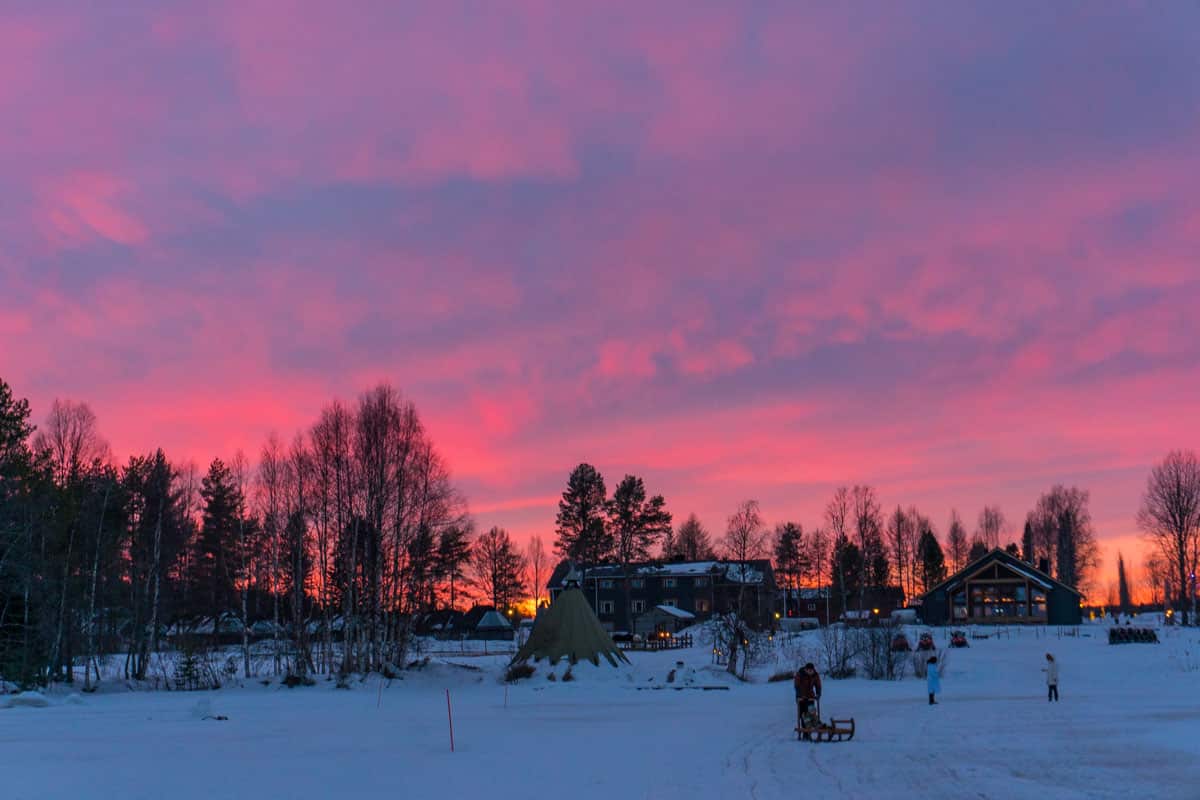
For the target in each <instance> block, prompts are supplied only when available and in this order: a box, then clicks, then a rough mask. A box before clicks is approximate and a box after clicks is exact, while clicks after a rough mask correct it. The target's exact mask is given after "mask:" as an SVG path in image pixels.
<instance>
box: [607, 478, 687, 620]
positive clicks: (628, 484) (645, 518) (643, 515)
mask: <svg viewBox="0 0 1200 800" xmlns="http://www.w3.org/2000/svg"><path fill="white" fill-rule="evenodd" d="M665 506H666V501H665V500H663V496H662V495H661V494H656V495H654V496H653V497H651V498H649V499H647V498H646V485H645V484H644V483H643V482H642V479H641V478H639V477H636V476H634V475H626V476H625V477H624V478H623V479H622V480H621V482H620V483H619V484H617V488H616V490H614V491H613V496H612V499H611V500H609V501H608V502H607V503H606V504H605V512H606V514H607V516H608V529H609V531H610V532H611V534H612V536H613V539H614V542H615V545H616V556H617V561H618V562H619V563H620V565H621V573H622V575H623V576H624V578H625V580H624V581H623V585H624V590H625V615H626V616H625V619H626V622H627V623H628V624H630V625H632V621H633V599H632V596H631V586H630V578H631V577H632V576H631V574H630V565H631V564H633V563H634V562H636V561H645V560H646V559H648V558H650V548H651V547H653V546H654V544H655V543H656V542H657V541H659V540H660V539H662V537H663V536H664V535H665V534H668V533H670V532H671V513H670V512H669V511H667V510H666V507H665Z"/></svg>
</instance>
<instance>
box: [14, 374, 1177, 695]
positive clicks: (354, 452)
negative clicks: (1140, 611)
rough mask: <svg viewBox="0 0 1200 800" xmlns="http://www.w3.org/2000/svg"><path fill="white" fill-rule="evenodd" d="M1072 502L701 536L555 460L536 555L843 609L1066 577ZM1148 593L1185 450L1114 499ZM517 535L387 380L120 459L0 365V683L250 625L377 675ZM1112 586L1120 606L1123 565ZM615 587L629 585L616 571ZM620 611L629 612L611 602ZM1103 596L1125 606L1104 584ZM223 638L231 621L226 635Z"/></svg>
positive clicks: (844, 511) (69, 412) (486, 578)
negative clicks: (281, 416)
mask: <svg viewBox="0 0 1200 800" xmlns="http://www.w3.org/2000/svg"><path fill="white" fill-rule="evenodd" d="M1089 500H1090V498H1089V494H1088V492H1087V491H1085V490H1082V489H1079V488H1077V487H1067V486H1061V485H1060V486H1054V487H1051V488H1050V489H1049V490H1048V491H1046V492H1045V493H1043V494H1042V495H1041V496H1040V497H1039V498H1038V500H1037V502H1036V504H1035V505H1034V507H1033V508H1032V509H1031V510H1030V511H1029V512H1028V513H1027V514H1026V516H1025V519H1024V524H1023V530H1022V532H1021V534H1020V540H1019V542H1018V541H1017V540H1016V539H1015V534H1014V533H1013V531H1012V529H1011V526H1010V525H1009V523H1008V521H1007V519H1006V518H1005V516H1004V514H1003V513H1002V512H1001V510H1000V509H999V508H998V507H995V506H987V507H985V508H983V509H982V510H981V511H980V513H979V515H978V518H977V523H976V525H975V528H974V531H973V532H970V533H969V532H968V530H967V526H966V525H965V524H964V522H963V520H962V518H961V517H960V516H959V514H958V513H957V511H951V513H950V517H949V521H948V524H947V526H946V533H945V535H944V537H943V536H939V534H938V531H937V529H936V526H935V524H934V523H933V522H932V520H931V518H930V517H928V516H927V515H925V514H924V513H922V512H921V511H920V510H919V509H917V508H916V507H914V506H907V507H904V506H897V507H895V509H893V510H890V511H887V512H886V513H885V511H884V509H883V506H882V504H881V502H880V501H879V498H878V494H877V492H876V491H875V489H874V488H873V487H870V486H864V485H856V486H845V487H839V488H838V489H836V490H835V491H834V493H833V496H832V497H831V499H830V500H829V502H828V503H827V504H826V506H825V509H824V513H823V518H822V524H821V525H819V526H816V527H813V528H811V529H808V530H806V529H805V528H804V527H803V526H802V525H801V524H799V523H798V522H793V521H784V522H781V523H779V524H777V525H775V526H774V528H773V529H772V528H768V526H767V525H766V523H765V522H764V519H763V516H762V513H761V510H760V508H759V505H758V503H757V502H755V501H753V500H747V501H745V502H743V503H741V504H740V505H739V506H738V508H737V509H735V511H734V512H733V513H732V514H731V515H730V516H729V518H728V519H727V522H726V529H725V532H724V535H723V537H721V539H720V540H719V541H717V540H715V538H714V537H713V535H712V534H710V532H709V531H708V530H707V529H706V528H705V526H704V525H703V524H702V523H701V522H700V520H699V519H698V518H697V516H696V515H695V514H690V515H689V516H688V517H687V518H686V519H685V520H684V521H683V522H682V523H681V524H680V525H679V526H678V527H677V528H676V527H673V524H672V523H673V521H674V518H673V515H672V514H671V512H670V511H669V510H668V509H667V506H666V501H665V499H664V497H663V495H662V494H651V493H650V492H649V491H648V490H647V488H646V486H645V482H644V481H643V479H642V478H640V477H638V476H635V475H628V474H627V475H625V476H624V477H623V478H622V480H621V481H620V482H619V483H618V484H617V486H616V488H615V489H614V491H613V492H612V494H611V496H610V495H609V494H608V491H607V487H606V485H605V482H604V478H603V477H602V476H601V474H600V473H599V471H598V470H596V469H595V467H593V466H591V465H589V464H580V465H579V466H577V467H576V468H575V469H574V470H573V471H572V472H571V473H570V476H569V478H568V481H567V486H566V489H565V491H564V492H563V493H562V497H561V500H560V501H559V504H558V513H557V515H556V519H555V523H556V525H555V534H556V537H555V540H554V543H553V547H554V555H556V556H558V557H562V558H570V559H572V560H574V561H576V562H577V563H579V564H580V565H583V566H584V568H586V567H587V566H588V565H595V564H601V563H610V564H617V565H619V566H620V567H621V569H622V570H623V571H624V572H625V573H626V575H628V574H630V571H631V569H632V566H633V565H634V564H635V563H638V562H640V561H645V560H648V559H652V558H658V559H664V560H676V559H678V560H690V561H697V560H707V559H713V558H716V557H717V556H718V555H720V556H722V557H724V558H726V559H730V560H733V561H749V560H753V559H758V558H767V557H769V558H771V559H772V561H773V562H774V565H775V568H776V573H777V576H778V579H779V583H780V584H781V585H782V586H784V587H786V588H798V587H801V586H822V587H829V589H830V591H831V592H832V594H833V596H834V597H836V598H837V599H838V601H839V604H840V607H841V608H843V609H846V608H851V607H853V605H854V600H855V598H857V599H858V601H859V603H860V607H861V603H862V600H863V598H864V596H865V594H866V592H867V591H868V590H869V589H871V588H873V587H881V586H887V585H896V586H899V587H901V588H902V589H903V590H904V593H905V594H906V596H908V597H910V598H911V597H914V596H917V595H919V594H920V593H922V592H923V591H926V590H928V589H929V588H932V587H933V586H934V585H936V584H937V583H939V582H941V581H942V580H943V579H944V578H945V577H946V575H947V574H948V573H949V572H951V571H954V570H957V569H960V568H961V567H963V566H965V565H966V564H967V563H969V562H970V561H972V560H974V559H976V558H978V557H980V556H981V555H983V554H986V553H987V552H988V551H989V550H990V549H991V548H993V547H1005V549H1007V550H1008V551H1009V552H1010V553H1012V554H1014V555H1016V556H1018V557H1020V558H1022V559H1024V560H1025V561H1027V562H1029V563H1030V564H1032V565H1034V566H1037V567H1039V568H1041V569H1043V570H1044V571H1046V572H1048V573H1050V574H1052V575H1053V576H1054V577H1055V578H1057V579H1058V580H1060V581H1062V582H1064V583H1066V584H1068V585H1070V586H1073V587H1076V588H1079V589H1080V590H1081V591H1084V592H1086V591H1088V590H1089V589H1090V588H1092V587H1093V584H1094V579H1095V574H1096V570H1097V567H1098V565H1099V552H1098V546H1097V543H1096V538H1095V532H1094V528H1093V523H1092V519H1091V514H1090V510H1089ZM1138 524H1139V527H1140V528H1141V530H1142V531H1143V533H1144V536H1145V537H1146V539H1147V541H1148V542H1149V544H1150V545H1151V547H1150V549H1149V555H1148V557H1147V561H1146V564H1145V567H1146V574H1147V580H1148V582H1149V586H1150V588H1151V590H1152V592H1154V593H1156V597H1157V592H1159V591H1160V590H1161V592H1162V596H1163V599H1164V600H1166V601H1173V602H1175V603H1176V604H1177V605H1179V606H1182V607H1183V610H1184V612H1185V619H1186V614H1187V612H1188V611H1189V609H1188V607H1187V606H1188V598H1190V597H1192V595H1193V594H1194V591H1195V583H1194V581H1195V573H1196V567H1197V561H1198V557H1200V464H1198V462H1197V458H1196V455H1195V454H1194V453H1192V452H1185V451H1178V452H1173V453H1171V454H1169V455H1168V457H1167V458H1166V459H1165V460H1164V461H1163V462H1161V463H1160V464H1158V465H1156V466H1155V467H1154V469H1153V471H1152V472H1151V475H1150V478H1149V481H1148V484H1147V490H1146V493H1145V495H1144V497H1143V502H1142V506H1141V509H1140V511H1139V514H1138ZM553 566H554V565H553V563H552V561H551V554H550V553H549V552H548V551H547V549H546V548H545V547H544V546H543V543H542V540H541V539H540V537H534V538H533V539H532V540H531V541H530V542H529V543H528V545H527V546H526V547H524V548H520V547H518V546H517V544H516V543H515V542H514V541H513V540H512V538H511V537H510V535H509V534H508V532H507V531H505V530H504V529H503V528H498V527H493V528H490V529H488V530H487V531H484V532H481V533H480V532H477V531H476V530H475V523H474V521H473V519H472V517H471V516H470V514H469V513H468V510H467V504H466V501H465V499H464V498H463V497H462V495H461V494H460V493H459V492H458V491H457V490H456V489H455V488H454V486H453V484H452V482H451V479H450V473H449V470H448V468H447V466H446V464H445V461H444V459H443V458H442V457H441V455H440V454H439V453H438V451H437V449H436V447H435V446H434V443H433V442H432V440H431V438H430V436H429V433H428V431H427V430H426V429H425V427H424V425H423V424H422V422H421V419H420V415H419V414H418V412H417V409H416V407H415V406H414V404H413V403H412V402H411V401H408V400H406V399H405V398H403V397H402V396H401V395H400V394H399V393H398V392H397V391H396V390H395V389H393V388H392V387H390V386H388V385H380V386H377V387H375V388H373V389H371V390H369V391H367V392H364V393H363V394H361V395H360V396H359V397H358V398H357V400H356V401H355V402H354V403H352V404H347V403H344V402H342V401H338V400H335V401H333V402H330V403H329V404H327V405H326V406H325V407H324V408H323V409H322V410H321V412H320V414H319V416H318V418H317V419H316V420H315V421H314V422H313V424H312V425H311V426H309V427H308V428H306V429H305V430H302V431H298V432H296V433H295V434H294V436H293V437H292V438H291V440H290V441H288V442H286V443H285V442H283V441H282V440H281V439H280V438H279V437H278V436H275V435H272V436H269V437H268V438H267V440H266V442H264V444H263V446H262V448H261V450H260V452H259V453H258V456H257V459H256V460H255V462H254V463H251V462H250V461H249V460H248V459H247V458H245V457H244V456H243V455H242V454H240V453H239V454H235V455H234V456H233V458H231V459H229V460H228V461H226V460H223V459H220V458H217V459H213V461H212V462H211V463H210V464H209V465H208V467H207V469H206V470H205V471H204V472H203V474H201V473H200V472H199V471H198V470H197V469H196V468H195V467H194V466H192V465H189V464H183V463H177V462H173V461H172V460H171V459H169V458H168V456H167V455H166V454H165V453H164V452H163V451H162V450H161V449H156V450H153V451H151V452H148V453H145V454H142V455H135V456H132V457H130V458H129V459H128V461H127V462H125V463H124V464H121V465H119V466H118V465H116V464H114V463H113V459H112V456H111V452H110V450H109V448H108V446H107V444H106V443H105V441H104V439H103V437H102V436H101V435H100V432H99V425H98V421H97V419H96V417H95V415H94V414H93V413H92V411H91V410H90V409H89V408H88V406H87V405H86V404H83V403H75V402H71V401H63V400H56V401H55V402H54V403H53V405H52V407H51V409H50V412H49V414H48V415H47V417H46V419H45V420H44V422H43V423H42V424H41V425H40V426H38V425H35V424H34V423H33V422H32V420H31V413H30V409H29V404H28V402H27V401H25V400H21V399H18V398H17V397H16V396H15V395H14V394H13V392H12V390H11V389H10V387H9V386H8V385H7V384H6V383H4V382H3V381H2V380H0V678H4V679H7V680H10V681H15V682H18V683H22V684H35V683H45V682H47V681H52V680H66V681H71V680H74V679H75V674H76V671H77V670H81V671H82V673H83V676H82V677H83V680H84V683H85V686H86V685H89V684H90V683H91V681H92V680H93V678H94V677H98V676H99V663H100V659H101V657H102V656H104V655H106V654H119V656H118V657H119V658H120V659H121V664H120V666H121V671H122V673H123V674H124V675H125V676H126V677H127V678H129V679H133V680H143V679H145V678H146V677H147V674H148V671H149V670H150V668H151V663H152V659H153V655H154V654H155V653H158V652H159V651H160V649H161V648H162V647H163V645H164V639H165V638H166V637H168V636H179V635H181V634H183V635H185V637H190V639H191V640H203V639H204V638H205V637H210V638H211V641H212V642H213V643H216V642H217V641H218V640H219V639H220V638H221V637H222V635H225V636H227V637H228V636H229V635H234V636H235V637H237V638H240V643H241V656H242V658H241V660H242V664H241V671H243V673H244V674H246V675H249V674H251V673H252V672H253V671H254V670H255V669H256V668H252V665H251V663H250V661H251V654H250V653H251V648H250V638H251V636H252V635H254V636H255V637H256V638H258V639H260V640H261V639H262V638H264V636H265V637H266V638H269V639H270V641H271V647H270V662H271V666H270V669H271V670H272V672H274V673H276V674H279V673H288V674H294V675H296V676H299V677H300V678H303V677H305V676H307V675H309V674H311V673H337V674H340V675H347V674H349V673H350V672H353V671H365V670H387V669H390V668H394V667H396V666H397V665H399V664H402V663H403V661H404V657H405V653H406V650H407V648H408V646H409V644H410V642H411V640H412V637H413V635H414V630H413V628H414V621H415V620H416V619H417V618H418V617H419V615H420V614H422V613H423V612H426V611H430V610H434V609H438V608H446V607H458V606H460V605H462V604H463V602H464V600H466V599H468V598H469V599H472V600H482V601H484V602H487V603H490V604H491V605H493V606H495V607H497V608H501V609H503V608H507V607H510V606H511V605H512V604H514V603H516V602H518V601H520V600H523V599H524V598H526V597H528V596H529V595H532V597H533V599H534V601H535V604H536V603H538V602H540V601H541V600H542V594H541V593H542V590H543V589H544V587H545V585H546V583H547V580H548V578H549V576H550V573H551V570H552V569H553ZM1118 572H1119V574H1120V576H1121V577H1120V579H1119V583H1120V587H1119V589H1118V592H1117V593H1118V594H1119V595H1120V597H1121V598H1127V597H1128V596H1129V594H1130V590H1129V581H1128V579H1127V576H1126V570H1125V565H1124V561H1123V559H1121V560H1120V562H1119V565H1118ZM624 584H625V586H626V587H627V591H628V586H629V581H624ZM625 599H626V601H627V604H628V606H627V611H630V610H631V600H630V598H629V597H626V598H625ZM1122 602H1125V600H1124V599H1123V600H1122ZM231 632H232V633H231Z"/></svg>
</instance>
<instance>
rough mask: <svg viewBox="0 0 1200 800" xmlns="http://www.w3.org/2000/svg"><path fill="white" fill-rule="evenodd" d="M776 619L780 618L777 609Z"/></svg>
mask: <svg viewBox="0 0 1200 800" xmlns="http://www.w3.org/2000/svg"><path fill="white" fill-rule="evenodd" d="M775 619H779V612H778V611H776V612H775Z"/></svg>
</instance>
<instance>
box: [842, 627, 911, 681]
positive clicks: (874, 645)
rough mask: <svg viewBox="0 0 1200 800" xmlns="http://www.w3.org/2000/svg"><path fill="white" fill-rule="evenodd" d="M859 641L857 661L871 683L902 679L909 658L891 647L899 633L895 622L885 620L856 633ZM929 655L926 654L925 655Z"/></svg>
mask: <svg viewBox="0 0 1200 800" xmlns="http://www.w3.org/2000/svg"><path fill="white" fill-rule="evenodd" d="M856 633H857V635H858V639H859V647H858V652H859V660H860V661H861V663H862V667H863V672H864V673H866V676H867V677H868V678H870V679H871V680H873V681H879V680H896V679H898V678H903V677H904V672H905V667H906V666H907V664H908V661H909V657H908V654H907V652H905V651H902V650H897V649H896V648H895V647H893V646H892V642H893V640H895V639H896V637H897V635H898V634H900V633H901V628H900V625H899V624H898V623H897V622H895V620H885V621H882V622H880V624H878V625H875V626H873V627H870V628H862V629H860V630H858V631H856ZM925 655H926V656H928V655H929V653H928V652H926V653H925Z"/></svg>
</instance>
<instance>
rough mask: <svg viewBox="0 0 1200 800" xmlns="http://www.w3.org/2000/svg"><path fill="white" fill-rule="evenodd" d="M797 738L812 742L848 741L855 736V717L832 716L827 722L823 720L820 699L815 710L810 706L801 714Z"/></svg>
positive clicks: (797, 726) (797, 727)
mask: <svg viewBox="0 0 1200 800" xmlns="http://www.w3.org/2000/svg"><path fill="white" fill-rule="evenodd" d="M797 709H799V705H797ZM796 738H797V739H801V740H807V741H810V742H841V741H846V742H848V741H850V740H851V739H853V738H854V717H851V718H850V719H833V718H830V720H829V722H828V724H826V723H824V722H822V721H821V701H820V700H818V701H817V703H816V710H815V711H814V710H813V708H812V707H811V706H810V707H809V709H808V711H806V712H805V713H803V714H800V715H799V720H798V721H797V725H796Z"/></svg>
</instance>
